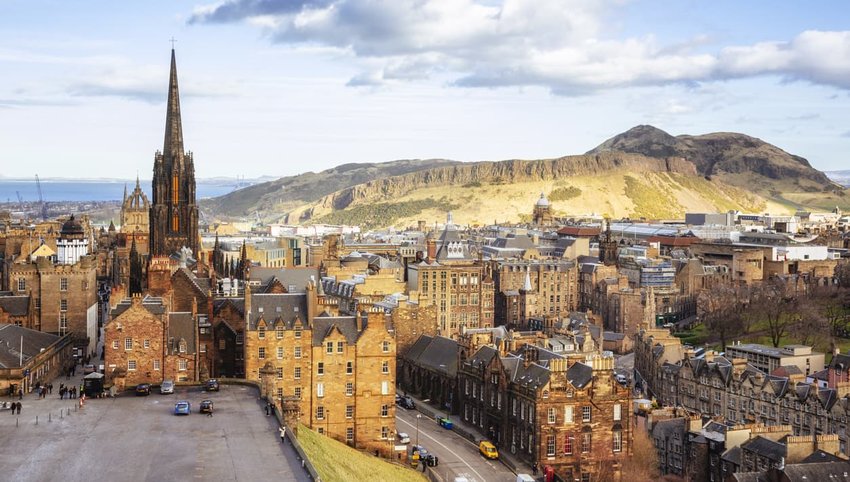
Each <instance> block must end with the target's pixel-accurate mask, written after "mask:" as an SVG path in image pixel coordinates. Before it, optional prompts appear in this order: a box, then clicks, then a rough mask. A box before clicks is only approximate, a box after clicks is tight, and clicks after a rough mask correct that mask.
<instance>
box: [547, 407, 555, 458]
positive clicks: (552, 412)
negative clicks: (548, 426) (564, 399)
mask: <svg viewBox="0 0 850 482" xmlns="http://www.w3.org/2000/svg"><path fill="white" fill-rule="evenodd" d="M548 412H549V413H548V415H547V417H546V418H547V422H549V423H555V407H549V410H548ZM552 444H553V445H554V444H555V442H552ZM553 450H554V449H553Z"/></svg>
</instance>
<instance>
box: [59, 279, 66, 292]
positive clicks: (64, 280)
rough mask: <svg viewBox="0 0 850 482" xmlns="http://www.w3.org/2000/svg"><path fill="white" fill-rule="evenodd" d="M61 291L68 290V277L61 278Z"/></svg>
mask: <svg viewBox="0 0 850 482" xmlns="http://www.w3.org/2000/svg"><path fill="white" fill-rule="evenodd" d="M59 291H68V278H59Z"/></svg>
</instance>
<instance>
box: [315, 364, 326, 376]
mask: <svg viewBox="0 0 850 482" xmlns="http://www.w3.org/2000/svg"><path fill="white" fill-rule="evenodd" d="M316 373H317V374H319V375H324V374H325V362H319V363H318V364H317V365H316Z"/></svg>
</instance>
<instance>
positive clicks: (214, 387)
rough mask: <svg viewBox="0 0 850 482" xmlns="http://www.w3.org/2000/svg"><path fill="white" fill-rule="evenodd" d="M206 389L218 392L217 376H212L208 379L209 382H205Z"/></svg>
mask: <svg viewBox="0 0 850 482" xmlns="http://www.w3.org/2000/svg"><path fill="white" fill-rule="evenodd" d="M204 390H206V391H208V392H217V391H218V380H216V379H215V378H210V379H209V380H207V383H205V384H204Z"/></svg>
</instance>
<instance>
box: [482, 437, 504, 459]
mask: <svg viewBox="0 0 850 482" xmlns="http://www.w3.org/2000/svg"><path fill="white" fill-rule="evenodd" d="M478 452H479V453H480V454H481V455H483V456H484V458H487V459H490V460H496V459H498V458H499V451H498V450H496V446H495V445H493V444H492V443H490V442H488V441H486V440H482V441H481V443H479V444H478Z"/></svg>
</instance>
